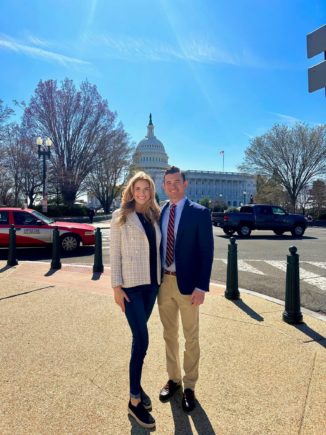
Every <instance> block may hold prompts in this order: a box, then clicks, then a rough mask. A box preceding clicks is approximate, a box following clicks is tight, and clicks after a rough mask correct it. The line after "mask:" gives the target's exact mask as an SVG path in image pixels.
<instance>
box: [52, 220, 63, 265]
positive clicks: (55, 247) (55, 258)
mask: <svg viewBox="0 0 326 435" xmlns="http://www.w3.org/2000/svg"><path fill="white" fill-rule="evenodd" d="M51 269H56V270H58V269H61V261H60V234H59V230H58V227H55V228H54V230H53V240H52V261H51Z"/></svg>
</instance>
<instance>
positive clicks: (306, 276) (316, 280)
mask: <svg viewBox="0 0 326 435" xmlns="http://www.w3.org/2000/svg"><path fill="white" fill-rule="evenodd" d="M265 262H266V263H267V264H270V265H271V266H273V267H276V268H277V269H280V270H282V271H283V272H286V263H285V261H274V260H265ZM300 279H301V280H302V281H305V282H306V283H307V284H310V285H313V286H315V287H318V288H320V289H321V290H324V291H325V290H326V278H325V277H323V276H320V275H317V274H316V273H312V272H309V271H308V270H306V269H303V268H302V267H300Z"/></svg>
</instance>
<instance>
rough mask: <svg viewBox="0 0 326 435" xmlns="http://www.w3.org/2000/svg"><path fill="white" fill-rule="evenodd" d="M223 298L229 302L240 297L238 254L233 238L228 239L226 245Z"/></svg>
mask: <svg viewBox="0 0 326 435" xmlns="http://www.w3.org/2000/svg"><path fill="white" fill-rule="evenodd" d="M224 295H225V297H226V298H227V299H230V300H236V299H239V297H240V292H239V287H238V252H237V244H236V243H235V237H231V238H230V243H229V245H228V264H227V271H226V290H225V293H224Z"/></svg>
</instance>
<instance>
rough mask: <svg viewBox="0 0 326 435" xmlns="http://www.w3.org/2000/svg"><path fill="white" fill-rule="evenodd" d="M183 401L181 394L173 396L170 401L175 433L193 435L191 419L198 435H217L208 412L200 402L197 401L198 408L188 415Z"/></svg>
mask: <svg viewBox="0 0 326 435" xmlns="http://www.w3.org/2000/svg"><path fill="white" fill-rule="evenodd" d="M181 400H182V393H181V392H178V393H177V394H175V396H173V397H172V399H171V400H170V406H171V410H172V415H173V420H174V433H175V434H187V435H192V434H193V433H194V432H193V430H192V427H191V424H190V419H191V420H192V422H193V425H194V426H195V428H196V431H197V432H196V433H197V434H198V435H215V434H216V432H215V431H214V429H213V427H212V425H211V422H210V421H209V418H208V416H207V414H206V412H205V411H204V409H203V408H202V406H201V404H200V403H199V402H198V400H196V408H195V409H194V410H193V411H192V412H191V413H189V414H186V413H185V412H184V411H183V409H182V406H181Z"/></svg>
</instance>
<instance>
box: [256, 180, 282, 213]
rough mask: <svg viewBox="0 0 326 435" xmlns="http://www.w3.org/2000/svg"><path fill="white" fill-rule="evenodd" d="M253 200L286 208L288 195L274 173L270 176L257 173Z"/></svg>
mask: <svg viewBox="0 0 326 435" xmlns="http://www.w3.org/2000/svg"><path fill="white" fill-rule="evenodd" d="M255 202H256V203H260V204H277V205H281V206H283V207H285V208H287V206H288V203H289V195H288V193H287V192H286V191H285V189H284V187H283V186H282V185H281V183H280V181H279V180H278V178H277V177H276V176H275V174H274V175H273V176H272V177H271V178H268V177H265V176H262V175H258V176H257V182H256V194H255Z"/></svg>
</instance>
